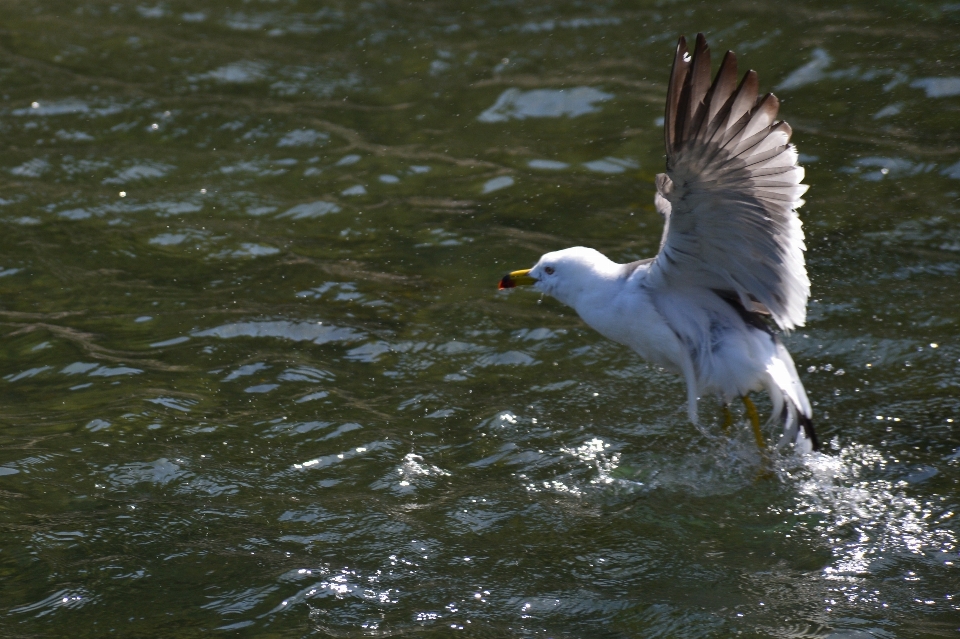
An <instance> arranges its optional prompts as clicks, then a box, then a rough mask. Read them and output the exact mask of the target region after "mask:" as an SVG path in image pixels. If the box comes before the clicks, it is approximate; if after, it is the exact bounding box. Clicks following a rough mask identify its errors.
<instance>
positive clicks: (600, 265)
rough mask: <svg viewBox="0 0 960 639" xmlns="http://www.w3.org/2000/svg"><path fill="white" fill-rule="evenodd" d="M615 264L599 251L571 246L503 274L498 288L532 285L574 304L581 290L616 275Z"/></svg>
mask: <svg viewBox="0 0 960 639" xmlns="http://www.w3.org/2000/svg"><path fill="white" fill-rule="evenodd" d="M617 266H618V265H617V264H615V263H614V262H612V261H610V260H609V259H607V257H606V256H605V255H604V254H603V253H601V252H600V251H596V250H594V249H592V248H586V247H583V246H574V247H572V248H568V249H563V250H562V251H554V252H552V253H546V254H544V255H543V256H542V257H541V258H540V260H539V261H538V262H537V264H536V265H535V266H534V267H533V268H531V269H525V270H521V271H513V272H512V273H510V274H509V275H504V276H503V279H502V280H500V286H499V287H498V288H500V289H501V290H503V289H505V288H514V287H517V286H532V287H533V288H535V289H537V290H538V291H541V292H543V293H546V294H547V295H550V296H552V297H555V298H556V299H558V300H559V301H561V302H563V303H564V304H566V305H567V306H572V307H574V308H576V306H577V300H578V299H580V297H581V296H582V295H583V293H585V292H587V291H590V290H592V289H594V288H595V287H596V286H597V285H599V284H600V283H601V282H602V281H604V280H606V279H609V278H612V277H616V276H617V274H618V273H617Z"/></svg>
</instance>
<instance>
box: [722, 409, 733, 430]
mask: <svg viewBox="0 0 960 639" xmlns="http://www.w3.org/2000/svg"><path fill="white" fill-rule="evenodd" d="M731 426H733V413H731V412H730V407H729V406H727V405H726V404H724V405H723V423H722V424H720V428H722V429H723V434H724V435H729V434H730V427H731Z"/></svg>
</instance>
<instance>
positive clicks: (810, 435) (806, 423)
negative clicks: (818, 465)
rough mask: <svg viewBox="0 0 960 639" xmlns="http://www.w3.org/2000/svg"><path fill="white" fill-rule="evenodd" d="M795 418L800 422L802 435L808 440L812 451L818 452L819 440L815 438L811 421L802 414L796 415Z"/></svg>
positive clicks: (815, 434)
mask: <svg viewBox="0 0 960 639" xmlns="http://www.w3.org/2000/svg"><path fill="white" fill-rule="evenodd" d="M797 417H798V418H799V420H800V425H801V426H802V427H803V433H804V435H806V436H807V439H809V440H810V447H811V448H812V449H813V450H814V451H817V450H820V440H819V439H818V438H817V431H815V430H814V429H813V420H812V419H810V418H809V417H807V416H806V415H803V414H802V413H801V414H799V415H797Z"/></svg>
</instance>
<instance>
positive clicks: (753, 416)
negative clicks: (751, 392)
mask: <svg viewBox="0 0 960 639" xmlns="http://www.w3.org/2000/svg"><path fill="white" fill-rule="evenodd" d="M741 399H743V405H744V406H745V407H746V409H747V417H748V418H749V419H750V428H752V429H753V438H754V439H756V440H757V448H759V449H760V450H764V449H766V447H767V443H766V442H765V441H764V440H763V433H762V432H760V413H758V412H757V407H756V405H755V404H754V403H753V401H752V400H751V399H750V398H749V397H747V396H746V395H744V396H743V397H742V398H741Z"/></svg>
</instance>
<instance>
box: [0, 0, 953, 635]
mask: <svg viewBox="0 0 960 639" xmlns="http://www.w3.org/2000/svg"><path fill="white" fill-rule="evenodd" d="M0 17H2V22H3V24H4V31H3V36H2V42H3V46H2V56H0V59H2V65H0V71H2V73H0V77H2V83H0V91H2V102H0V130H2V134H3V140H4V149H5V153H4V157H3V160H2V162H0V164H2V166H0V197H2V206H0V223H2V229H3V234H2V237H0V246H2V251H0V256H2V259H0V267H2V269H0V318H2V323H3V334H4V339H3V340H2V349H3V359H2V371H0V377H2V378H3V379H2V380H0V393H2V406H3V412H2V420H0V444H2V447H0V491H2V500H0V504H2V506H0V508H2V511H0V575H2V579H0V629H2V631H3V632H2V634H4V636H38V637H39V636H72V637H87V636H89V637H104V636H123V637H127V636H130V637H133V636H177V637H193V636H199V635H209V634H210V633H211V632H213V631H214V630H216V629H220V630H221V631H222V632H223V634H226V635H229V636H240V637H301V636H335V637H360V636H386V635H399V634H406V635H412V636H422V637H428V636H436V637H441V636H443V637H446V636H451V635H454V634H456V633H459V634H461V635H463V636H476V637H727V636H735V635H743V636H776V637H799V636H824V637H826V636H830V637H844V638H854V637H856V638H860V637H870V636H872V637H883V638H887V637H929V636H955V634H956V631H957V629H958V628H960V577H958V570H960V557H958V550H960V548H958V535H960V530H958V525H957V520H958V517H957V516H956V515H955V513H956V512H957V511H958V508H960V504H958V482H960V437H958V432H960V431H958V428H960V427H958V423H960V399H958V397H960V371H958V367H960V345H958V343H957V334H958V328H957V327H958V320H960V312H958V311H957V307H956V300H957V297H956V292H955V291H956V277H957V273H958V270H960V256H958V251H960V225H958V222H960V211H958V197H960V196H958V193H960V150H958V149H960V138H958V133H957V132H958V130H960V129H958V127H957V122H958V120H957V118H958V114H960V79H958V78H960V66H958V64H957V60H958V59H960V57H958V55H957V54H958V53H960V51H958V46H957V43H956V38H955V35H956V32H957V28H958V26H960V9H958V7H957V6H956V5H953V4H943V3H938V2H929V3H923V2H920V3H911V4H891V3H881V4H880V5H877V4H876V3H865V2H855V3H848V4H845V5H843V6H842V7H838V6H837V5H835V4H834V3H806V4H804V5H802V6H800V5H796V6H795V5H787V4H782V3H781V4H780V5H777V7H776V9H772V8H771V7H769V6H767V5H753V4H749V3H748V4H743V3H734V2H726V1H724V0H719V1H716V2H710V3H704V4H691V3H667V2H664V3H656V4H654V3H616V2H600V3H596V2H594V3H576V2H569V3H564V2H489V3H486V4H482V5H478V6H476V7H473V8H469V9H468V8H466V5H463V4H462V3H429V4H406V3H403V4H401V3H391V2H379V3H364V4H360V3H348V2H343V3H325V4H323V3H312V2H307V1H304V0H300V1H294V0H291V1H289V2H256V1H250V2H242V3H239V2H238V3H226V2H204V3H196V2H193V3H185V2H163V3H159V4H154V3H145V4H142V5H135V4H133V3H127V4H110V3H102V2H87V3H69V2H53V1H50V2H33V3H10V4H7V5H5V6H3V7H0ZM697 30H703V31H705V32H706V34H707V36H708V39H709V41H710V43H711V45H712V46H713V50H714V52H715V56H716V57H717V58H718V57H719V53H721V52H722V51H723V50H725V49H726V48H733V49H735V50H736V51H737V52H738V53H739V54H740V58H741V64H742V67H743V68H748V67H752V68H755V69H757V70H758V72H759V73H760V78H761V85H762V87H763V88H764V89H772V88H776V91H777V93H778V94H779V96H780V97H781V98H782V100H783V109H782V111H781V113H782V115H783V117H785V118H787V119H788V120H789V121H790V123H791V124H792V125H793V127H794V130H795V132H796V134H795V137H794V139H795V141H796V142H797V144H798V145H799V148H800V150H801V152H802V153H803V155H802V160H803V162H804V164H805V165H806V166H807V175H808V180H807V181H808V183H810V184H811V185H812V188H811V190H810V191H809V193H808V196H807V199H808V203H807V205H806V206H805V207H804V208H803V209H802V216H803V219H804V222H805V228H806V230H807V237H808V246H809V251H808V253H807V255H808V260H809V266H810V275H811V279H812V281H813V299H812V301H811V305H810V316H809V322H808V325H807V327H805V328H804V329H802V330H800V331H797V332H796V333H794V334H793V335H791V336H789V337H788V338H787V342H788V345H789V347H790V349H791V351H792V352H793V353H794V356H795V358H796V360H797V362H798V366H799V367H800V368H801V370H802V371H803V379H804V383H805V384H806V386H807V389H808V391H809V393H810V396H811V398H812V399H813V400H814V403H815V411H816V416H817V423H818V428H819V430H820V433H821V437H822V439H823V441H824V442H826V445H825V452H824V454H823V455H815V456H811V457H809V458H806V459H797V458H795V457H791V456H784V457H777V456H774V457H772V458H771V459H770V460H769V461H768V462H767V464H766V465H765V462H764V461H763V460H762V459H761V458H760V456H759V455H758V454H757V451H756V449H755V447H754V446H753V445H752V444H751V436H750V434H749V431H748V429H746V428H741V429H739V431H738V432H737V434H736V436H735V437H732V438H731V437H725V436H723V435H722V434H721V432H720V429H719V407H718V406H717V405H716V403H715V402H712V401H705V402H704V403H703V405H702V408H701V411H702V415H703V422H704V423H703V425H702V427H701V428H700V429H698V428H695V427H694V426H692V425H690V424H689V423H688V422H687V421H686V418H685V412H684V408H683V404H684V392H683V387H682V385H681V383H680V382H679V380H677V379H675V378H672V377H670V376H668V375H665V374H663V373H661V372H659V371H657V370H655V369H653V368H651V367H648V366H647V365H645V364H643V363H642V362H640V361H639V360H638V359H637V358H636V357H635V356H634V355H632V354H631V353H629V352H627V351H626V350H625V349H623V348H620V347H618V346H616V345H613V344H611V343H609V342H607V341H605V340H603V339H602V338H600V337H599V336H597V335H596V334H594V333H593V332H591V331H589V330H587V329H586V328H585V327H584V326H583V325H582V324H581V323H580V322H579V321H578V319H577V318H576V317H575V315H574V314H573V313H572V312H571V311H569V310H567V309H564V308H561V307H560V306H559V305H558V304H557V303H555V302H554V301H552V300H543V301H542V302H541V301H540V300H538V299H537V296H536V295H535V294H531V293H530V292H529V291H526V292H524V291H520V292H500V293H498V292H497V291H496V283H497V281H498V279H499V278H500V277H501V276H502V275H503V273H504V272H506V271H508V270H510V269H516V268H524V267H528V266H530V265H531V264H532V263H533V262H534V260H535V259H536V257H537V256H539V255H540V254H541V253H543V252H545V251H548V250H553V249H557V248H561V247H565V246H569V245H573V244H580V243H582V244H587V245H590V246H594V247H596V248H598V249H600V250H602V251H604V252H606V253H607V254H608V255H610V256H611V257H613V258H614V259H618V260H623V261H625V260H632V259H637V258H640V257H644V256H649V255H652V254H653V253H654V252H655V251H656V248H657V245H658V241H659V233H660V227H661V224H660V220H659V219H658V216H657V214H656V212H655V210H654V208H653V193H654V185H653V178H654V175H655V174H656V173H657V172H658V171H660V170H662V165H663V156H662V129H661V128H660V120H659V118H660V117H661V116H662V104H663V99H664V93H665V89H666V87H665V82H666V78H667V73H668V69H669V65H670V62H671V60H672V49H673V46H674V43H675V41H676V37H677V35H678V34H680V33H686V34H687V35H693V34H695V33H696V31H697ZM762 407H763V406H761V408H762ZM771 434H772V431H771ZM765 468H772V469H773V470H772V471H770V470H764V469H765ZM454 629H456V630H454Z"/></svg>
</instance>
